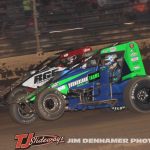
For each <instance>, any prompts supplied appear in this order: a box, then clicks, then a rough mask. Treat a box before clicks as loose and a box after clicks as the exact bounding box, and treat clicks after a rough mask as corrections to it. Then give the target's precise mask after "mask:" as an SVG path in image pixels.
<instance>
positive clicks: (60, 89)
mask: <svg viewBox="0 0 150 150" xmlns="http://www.w3.org/2000/svg"><path fill="white" fill-rule="evenodd" d="M65 88H66V87H65V85H62V86H60V87H58V88H57V89H58V91H62V90H64V89H65Z"/></svg>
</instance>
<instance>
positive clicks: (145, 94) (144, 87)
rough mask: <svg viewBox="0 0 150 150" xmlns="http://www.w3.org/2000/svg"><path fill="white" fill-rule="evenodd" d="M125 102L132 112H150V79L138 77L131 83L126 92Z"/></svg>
mask: <svg viewBox="0 0 150 150" xmlns="http://www.w3.org/2000/svg"><path fill="white" fill-rule="evenodd" d="M124 101H125V104H126V106H127V108H129V109H130V110H131V111H136V112H140V113H149V112H150V79H149V78H146V77H145V78H144V77H143V78H142V77H138V78H135V79H132V80H131V81H129V83H128V85H127V87H126V88H125V91H124Z"/></svg>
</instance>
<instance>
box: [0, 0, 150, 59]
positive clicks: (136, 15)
mask: <svg viewBox="0 0 150 150" xmlns="http://www.w3.org/2000/svg"><path fill="white" fill-rule="evenodd" d="M27 1H28V3H29V4H28V6H29V9H28V10H27V9H25V6H26V5H25V3H26V2H27ZM32 8H33V3H32V1H31V3H30V0H1V1H0V58H4V57H10V56H17V55H24V54H31V53H32V54H33V53H36V52H37V41H36V38H35V35H37V36H38V35H39V37H40V49H41V50H42V51H44V52H47V51H52V50H58V49H61V50H64V49H68V48H78V47H81V46H84V45H100V44H105V43H113V42H114V43H115V42H122V41H123V42H125V41H129V40H136V39H145V38H149V37H150V1H149V0H116V1H115V0H36V8H37V13H36V15H33V9H32ZM34 17H35V18H37V20H38V27H39V28H38V32H35V28H34V25H35V24H34ZM68 29H69V30H68ZM56 31H57V32H56ZM58 31H59V32H58Z"/></svg>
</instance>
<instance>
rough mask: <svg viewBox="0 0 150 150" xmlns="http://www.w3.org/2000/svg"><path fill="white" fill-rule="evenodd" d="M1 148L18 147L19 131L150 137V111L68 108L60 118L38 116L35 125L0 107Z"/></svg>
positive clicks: (121, 148) (100, 147)
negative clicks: (17, 120)
mask: <svg viewBox="0 0 150 150" xmlns="http://www.w3.org/2000/svg"><path fill="white" fill-rule="evenodd" d="M0 118H1V125H0V133H1V134H0V150H14V149H15V144H16V140H14V138H15V135H16V134H23V133H30V132H35V134H36V135H53V134H54V135H59V136H64V138H65V140H66V142H67V140H68V138H150V114H137V113H131V112H129V111H127V110H125V111H122V112H112V111H110V110H94V111H93V110H92V111H83V112H81V111H80V112H66V113H65V114H64V116H63V117H62V118H60V119H59V120H56V121H52V122H50V121H42V120H40V119H38V120H37V121H36V122H35V123H33V124H31V125H19V124H16V123H15V122H13V121H12V120H11V118H10V117H9V114H8V110H7V109H4V108H0ZM29 149H31V150H77V149H79V150H80V149H82V150H112V149H117V150H126V149H127V150H134V149H136V150H141V149H144V150H149V149H150V144H124V145H123V144H59V145H56V144H48V145H42V146H31V147H30V148H29Z"/></svg>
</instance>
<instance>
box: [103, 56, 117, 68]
mask: <svg viewBox="0 0 150 150" xmlns="http://www.w3.org/2000/svg"><path fill="white" fill-rule="evenodd" d="M116 58H117V55H116V54H112V55H107V56H105V58H104V64H105V65H106V66H111V65H112V64H114V63H115V60H116Z"/></svg>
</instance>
